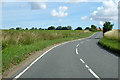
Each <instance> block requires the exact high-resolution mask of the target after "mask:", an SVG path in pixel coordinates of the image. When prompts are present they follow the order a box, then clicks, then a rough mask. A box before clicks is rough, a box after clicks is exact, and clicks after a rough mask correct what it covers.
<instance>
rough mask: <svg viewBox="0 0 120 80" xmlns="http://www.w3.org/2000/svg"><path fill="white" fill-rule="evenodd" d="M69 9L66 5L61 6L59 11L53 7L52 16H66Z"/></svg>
mask: <svg viewBox="0 0 120 80" xmlns="http://www.w3.org/2000/svg"><path fill="white" fill-rule="evenodd" d="M67 9H68V8H67V7H66V6H60V7H59V10H58V12H57V11H56V10H55V9H53V10H52V12H51V16H53V17H58V18H62V17H66V16H68V13H67V12H65V11H66V10H67Z"/></svg>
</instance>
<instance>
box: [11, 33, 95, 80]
mask: <svg viewBox="0 0 120 80" xmlns="http://www.w3.org/2000/svg"><path fill="white" fill-rule="evenodd" d="M93 35H95V33H94V34H93ZM93 35H92V36H93ZM92 36H90V37H92ZM90 37H88V38H90ZM84 39H87V38H84ZM84 39H78V40H84ZM78 40H73V41H68V42H64V43H61V44H58V45H56V46H54V47H52V48H51V49H49V50H48V51H46V52H45V53H43V54H42V55H40V56H39V57H38V58H37V59H35V60H34V61H33V62H32V63H31V64H30V65H29V66H28V67H27V68H25V69H24V70H23V71H22V72H21V73H19V74H18V75H17V76H15V77H14V79H13V80H17V79H18V78H19V77H20V76H22V75H23V74H24V73H25V72H26V71H27V70H28V69H29V68H30V67H31V66H32V65H33V64H34V63H35V62H37V61H38V60H39V59H40V58H42V57H43V56H44V55H45V54H46V53H48V52H49V51H50V50H52V49H53V48H55V47H58V46H60V45H62V44H66V43H69V42H74V41H78ZM76 54H78V52H77V53H76Z"/></svg>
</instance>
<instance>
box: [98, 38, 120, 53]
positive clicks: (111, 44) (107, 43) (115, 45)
mask: <svg viewBox="0 0 120 80" xmlns="http://www.w3.org/2000/svg"><path fill="white" fill-rule="evenodd" d="M99 44H100V45H101V46H103V47H104V48H106V49H107V50H109V51H112V52H115V53H117V54H118V55H120V47H119V45H120V42H119V41H117V40H111V39H108V38H106V37H103V38H101V39H100V40H99Z"/></svg>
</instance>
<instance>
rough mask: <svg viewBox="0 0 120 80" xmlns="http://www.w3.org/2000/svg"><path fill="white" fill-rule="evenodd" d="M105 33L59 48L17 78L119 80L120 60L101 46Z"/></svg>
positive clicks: (43, 56) (47, 53) (18, 73)
mask: <svg viewBox="0 0 120 80" xmlns="http://www.w3.org/2000/svg"><path fill="white" fill-rule="evenodd" d="M101 37H102V32H98V33H95V34H94V35H93V36H91V37H89V38H85V39H80V40H76V41H70V42H67V43H64V44H61V45H59V46H56V47H54V48H52V49H50V50H48V51H47V52H46V53H44V54H43V55H42V56H40V57H38V58H37V59H36V60H35V61H33V62H32V63H31V64H29V65H27V66H26V67H25V68H23V69H22V70H19V71H18V72H17V73H15V74H14V75H13V76H12V77H14V78H95V79H96V78H98V79H102V78H117V77H118V57H117V56H115V55H113V54H112V53H110V52H108V51H106V50H104V49H102V48H101V47H99V46H98V45H97V43H98V41H99V39H100V38H101Z"/></svg>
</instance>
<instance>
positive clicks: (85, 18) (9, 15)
mask: <svg viewBox="0 0 120 80" xmlns="http://www.w3.org/2000/svg"><path fill="white" fill-rule="evenodd" d="M80 1H81V2H80ZM97 1H100V2H95V1H94V2H89V1H88V0H74V1H73V0H69V1H67V2H48V1H45V2H33V1H31V2H30V1H26V2H3V4H2V28H3V29H9V28H16V27H22V28H26V27H28V28H31V27H37V28H40V27H41V28H47V27H49V26H51V25H53V26H55V27H57V26H59V25H61V26H68V25H70V26H72V27H73V29H75V28H76V27H83V28H85V27H89V26H90V25H92V24H94V25H97V26H98V27H101V28H102V27H103V26H102V25H103V23H104V22H105V21H110V22H112V23H113V24H114V29H117V28H118V23H117V20H118V7H117V5H118V3H117V2H118V0H97Z"/></svg>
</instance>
